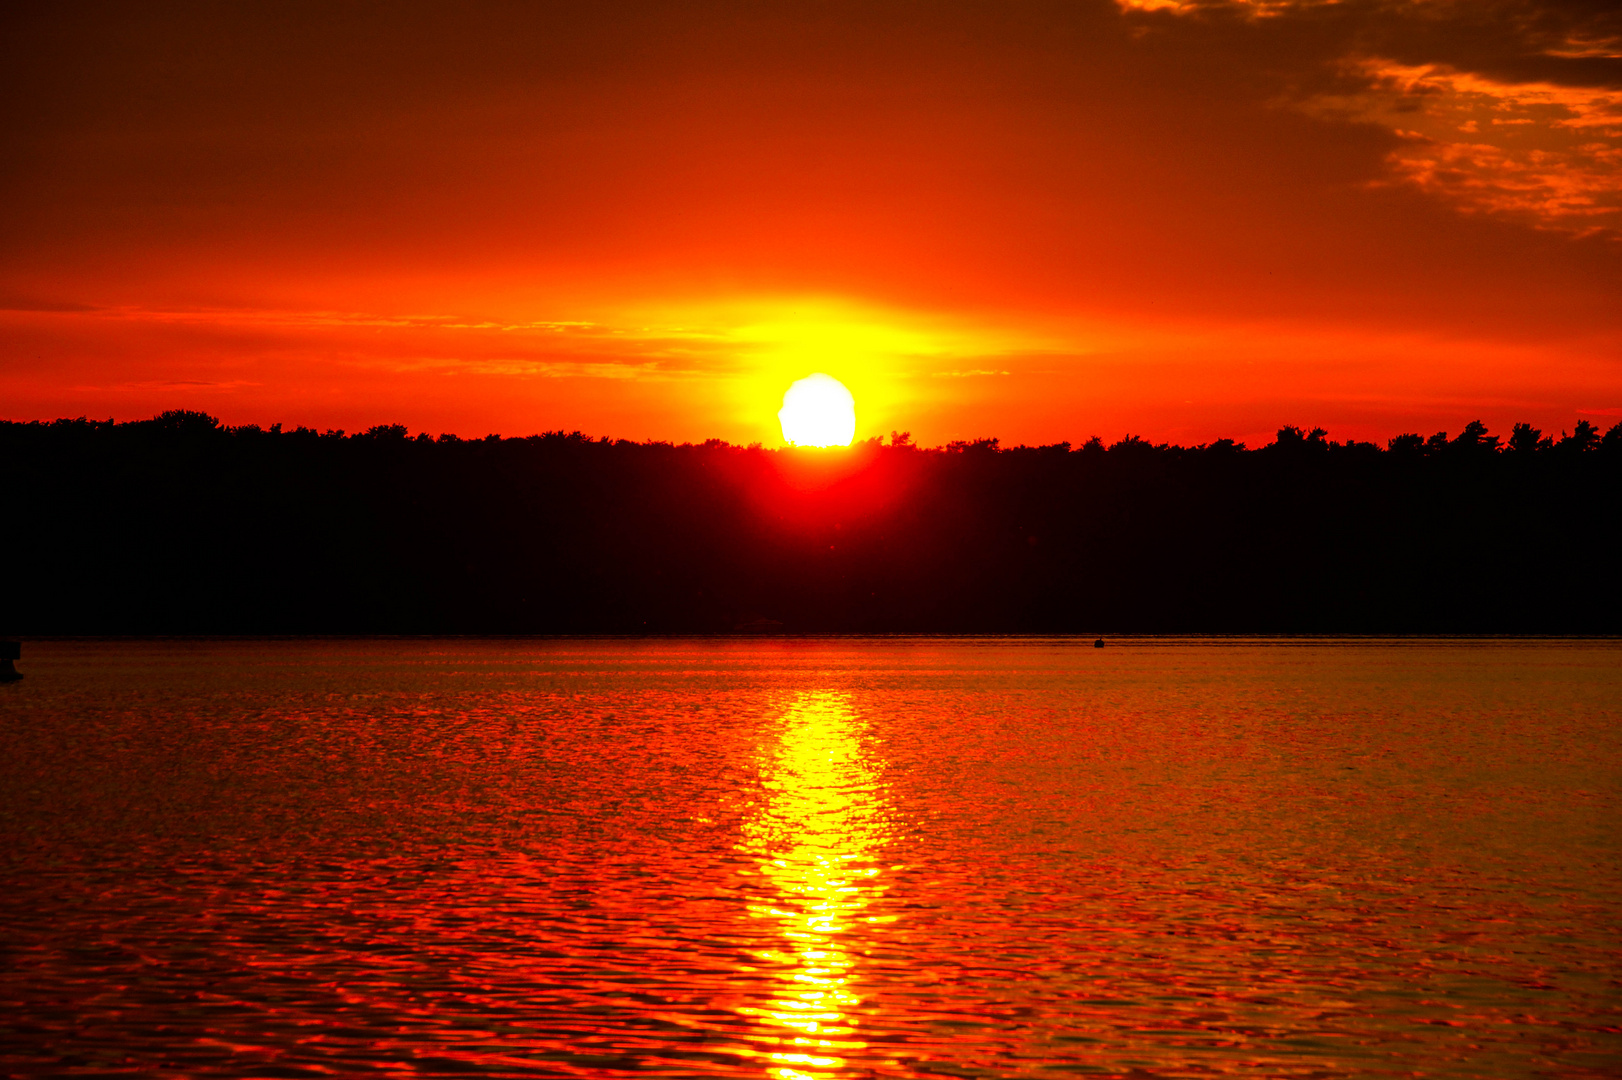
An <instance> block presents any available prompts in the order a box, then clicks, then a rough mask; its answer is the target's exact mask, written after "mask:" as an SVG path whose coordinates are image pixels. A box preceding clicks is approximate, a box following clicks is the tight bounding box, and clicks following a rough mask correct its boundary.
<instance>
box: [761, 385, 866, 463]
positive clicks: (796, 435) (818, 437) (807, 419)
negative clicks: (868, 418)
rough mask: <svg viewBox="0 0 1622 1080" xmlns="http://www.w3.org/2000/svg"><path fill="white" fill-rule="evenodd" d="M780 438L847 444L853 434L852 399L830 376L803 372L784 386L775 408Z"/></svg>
mask: <svg viewBox="0 0 1622 1080" xmlns="http://www.w3.org/2000/svg"><path fill="white" fill-rule="evenodd" d="M777 419H778V420H779V421H780V422H781V423H782V425H783V441H784V442H786V443H789V444H791V445H793V446H849V445H850V444H851V440H852V439H854V438H855V437H856V399H855V398H853V397H851V393H850V391H849V390H847V389H845V384H844V383H842V382H840V381H839V380H838V379H836V378H834V377H833V376H831V375H824V374H822V373H821V372H818V373H816V374H814V375H807V376H806V377H805V378H803V379H800V380H799V381H797V382H796V383H795V384H794V385H793V386H791V387H789V388H788V392H787V393H785V394H784V395H783V407H782V408H781V409H779V410H778V411H777Z"/></svg>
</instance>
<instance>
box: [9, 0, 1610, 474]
mask: <svg viewBox="0 0 1622 1080" xmlns="http://www.w3.org/2000/svg"><path fill="white" fill-rule="evenodd" d="M16 7H17V6H13V7H12V8H8V11H7V14H6V15H5V16H4V19H5V21H6V25H5V30H4V34H3V35H0V49H3V50H4V57H3V59H4V64H3V65H0V67H3V70H0V80H3V82H4V93H3V94H0V109H4V110H5V113H6V117H5V123H4V126H3V131H0V138H3V140H4V146H3V153H0V161H3V163H4V164H3V165H0V221H3V222H4V227H3V229H0V308H3V310H0V415H3V416H5V417H8V418H11V419H35V418H49V417H55V416H78V415H90V416H95V417H107V416H113V417H117V418H119V419H133V418H139V417H143V416H149V415H152V414H153V413H155V412H157V411H160V410H162V409H166V408H176V407H186V408H196V409H204V410H207V411H209V412H211V413H214V414H215V415H217V416H220V417H221V418H223V419H224V420H226V421H227V422H229V423H261V424H269V423H272V422H276V421H280V422H282V423H285V424H288V425H293V424H301V423H302V424H308V425H312V426H317V427H322V428H327V427H342V428H347V429H350V430H354V429H358V428H363V427H366V426H369V425H371V424H374V423H384V422H402V423H405V424H407V425H408V426H410V427H411V428H412V430H414V431H415V430H428V431H431V432H439V431H454V432H457V433H460V434H463V435H481V434H484V433H486V432H491V431H495V432H501V433H504V434H515V435H522V434H528V433H531V432H535V431H540V430H547V429H554V428H564V429H577V428H578V429H582V430H585V431H588V432H590V433H593V434H607V435H613V436H619V437H627V438H634V439H647V438H660V439H675V440H678V441H680V440H698V439H704V438H708V437H712V436H714V437H720V438H725V439H729V440H732V441H737V442H749V441H756V440H760V441H766V442H767V443H768V444H772V443H775V442H777V441H778V433H777V430H776V421H775V413H776V410H777V407H778V405H779V403H780V395H781V393H782V391H783V389H784V388H786V387H787V385H788V383H789V382H790V381H792V380H793V379H795V378H798V377H800V376H802V375H804V374H807V373H809V372H811V371H825V372H828V373H829V374H832V375H834V376H836V377H838V378H840V379H842V380H844V381H845V382H846V383H847V384H848V385H849V386H850V387H851V389H852V390H853V392H854V393H855V395H856V400H857V409H858V437H867V436H870V435H876V434H882V433H887V432H889V431H890V430H892V429H906V430H910V431H912V432H913V433H914V434H915V436H917V437H918V438H919V440H920V441H922V442H925V443H937V442H943V441H945V440H948V439H954V438H970V437H977V436H988V435H996V436H1000V437H1001V438H1002V439H1003V440H1004V441H1005V442H1008V443H1015V442H1048V441H1057V440H1060V439H1069V440H1072V441H1077V442H1079V441H1080V440H1082V439H1084V438H1086V437H1087V436H1089V435H1092V434H1099V435H1101V436H1103V437H1105V438H1106V439H1109V440H1113V439H1115V438H1119V437H1120V436H1122V435H1124V434H1126V433H1128V432H1131V433H1135V434H1140V435H1144V436H1147V437H1149V438H1152V439H1155V440H1157V441H1158V440H1163V439H1169V440H1173V441H1180V442H1200V441H1206V440H1209V439H1212V438H1217V437H1222V436H1227V437H1235V438H1242V439H1247V440H1249V441H1251V442H1252V443H1257V442H1262V441H1266V440H1267V439H1268V438H1269V437H1270V433H1271V432H1272V431H1273V429H1275V428H1276V427H1278V426H1279V425H1281V424H1285V423H1293V424H1300V425H1307V426H1311V425H1322V426H1324V427H1326V428H1328V429H1330V432H1331V434H1332V435H1333V436H1334V437H1336V438H1345V437H1350V436H1356V437H1362V438H1377V439H1384V438H1385V437H1387V436H1389V435H1391V434H1394V433H1396V432H1398V431H1405V430H1418V431H1423V432H1426V433H1429V432H1431V431H1435V430H1438V429H1446V430H1450V431H1456V430H1457V429H1458V428H1459V427H1461V426H1462V425H1463V423H1464V422H1465V421H1467V420H1470V419H1474V418H1477V417H1480V418H1482V419H1484V420H1486V421H1487V422H1488V424H1489V426H1491V427H1493V428H1494V429H1497V430H1500V431H1502V430H1506V429H1507V428H1508V426H1509V424H1510V423H1511V422H1513V421H1516V420H1521V419H1527V420H1531V421H1533V422H1534V423H1537V424H1539V425H1540V426H1543V427H1546V428H1550V429H1553V430H1559V429H1561V428H1569V427H1571V426H1572V425H1573V424H1574V423H1575V422H1576V420H1578V419H1580V418H1583V417H1586V418H1588V419H1590V420H1592V421H1594V422H1595V423H1597V424H1599V425H1600V426H1601V427H1608V426H1610V425H1611V424H1612V423H1615V422H1616V421H1617V420H1618V419H1622V302H1619V298H1622V16H1619V15H1617V14H1616V13H1615V12H1614V11H1613V10H1612V9H1613V7H1614V5H1611V4H1603V3H1599V2H1597V0H1595V2H1588V0H1568V2H1565V3H1550V2H1542V3H1532V2H1495V0H1472V2H1470V3H1465V2H1463V0H1459V2H1456V3H1455V2H1449V0H1418V2H1410V3H1402V2H1397V0H1382V2H1378V3H1375V2H1365V0H1344V2H1341V3H1334V4H1330V3H1321V2H1317V0H1309V2H1298V0H1265V2H1263V0H1255V2H1248V3H1224V4H1208V3H1199V2H1176V0H1133V2H1130V3H1126V4H1122V5H1118V4H1116V3H1114V2H1090V0H1067V2H1064V3H1027V4H1010V5H985V4H953V3H948V2H944V0H943V2H937V3H932V4H915V3H896V4H887V3H883V2H867V3H861V4H854V3H853V4H848V5H845V4H835V3H819V4H800V5H789V4H775V5H761V4H743V3H740V4H712V3H703V2H684V3H680V4H675V3H671V4H612V3H594V4H590V5H587V4H579V5H568V4H548V5H534V4H509V5H501V4H490V5H480V6H479V7H478V8H477V9H475V10H474V11H472V12H471V13H470V12H469V11H468V10H466V9H464V8H463V7H461V6H452V5H444V6H428V5H418V4H393V5H384V6H364V7H363V6H354V7H346V8H335V7H333V6H331V5H326V4H311V5H295V4H276V5H265V6H263V7H262V8H260V9H259V10H258V11H257V12H250V11H247V10H246V9H245V6H243V5H233V6H231V8H230V10H229V11H227V10H225V9H223V8H222V7H219V6H206V5H196V6H192V5H168V6H164V5H159V6H155V7H143V8H141V9H140V10H136V9H133V8H130V7H128V6H119V7H110V8H109V9H107V10H106V11H102V12H95V11H93V10H91V9H75V10H74V11H73V12H71V13H64V12H62V11H60V10H58V9H57V8H55V7H49V6H41V7H40V8H38V9H37V10H36V11H35V12H33V13H29V12H19V11H18V10H16Z"/></svg>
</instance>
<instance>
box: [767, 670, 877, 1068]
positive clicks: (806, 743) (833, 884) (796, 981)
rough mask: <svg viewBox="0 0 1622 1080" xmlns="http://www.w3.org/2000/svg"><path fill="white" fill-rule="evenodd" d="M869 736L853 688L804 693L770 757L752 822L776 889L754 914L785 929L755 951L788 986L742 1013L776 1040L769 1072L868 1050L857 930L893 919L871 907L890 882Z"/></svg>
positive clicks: (835, 1062)
mask: <svg viewBox="0 0 1622 1080" xmlns="http://www.w3.org/2000/svg"><path fill="white" fill-rule="evenodd" d="M864 734H865V729H864V727H863V725H862V723H861V721H860V720H859V719H858V718H857V716H856V713H855V710H854V709H853V708H852V705H851V701H850V698H849V697H848V696H847V695H845V694H841V693H836V692H813V693H804V694H800V695H799V696H797V697H796V698H795V699H794V701H793V702H792V704H791V705H790V706H789V707H788V709H787V710H786V711H785V713H784V716H783V720H782V725H781V729H780V734H779V737H778V742H777V744H776V746H775V747H773V748H772V749H771V750H770V751H769V752H768V754H767V755H766V757H765V760H764V762H763V783H762V786H763V787H764V789H765V790H766V792H767V793H768V798H767V800H766V802H765V803H764V805H763V806H762V807H761V808H760V810H759V812H758V813H757V814H756V815H755V816H754V817H753V818H752V819H751V820H750V821H749V822H748V824H747V825H746V827H745V830H744V831H745V837H746V841H745V843H746V846H747V847H748V848H749V849H750V850H751V851H753V852H754V853H756V854H757V856H758V857H759V858H760V867H761V872H762V874H763V875H764V876H765V878H766V880H767V881H768V882H769V883H770V884H771V886H772V887H773V890H774V892H775V897H774V899H773V900H772V901H771V902H769V903H765V904H756V905H751V906H750V907H749V909H748V910H749V915H750V917H751V918H757V919H771V920H774V921H776V922H777V923H778V934H779V935H780V937H781V946H780V947H778V948H775V949H770V950H764V951H761V952H759V953H757V954H756V958H757V959H758V960H760V961H762V962H763V963H765V964H768V965H771V966H772V967H773V968H774V969H775V970H776V972H777V974H778V978H779V980H780V985H779V987H778V988H777V990H776V992H775V993H774V994H773V995H772V996H771V997H770V998H769V999H767V1000H766V1001H764V1002H762V1003H761V1004H759V1005H758V1006H745V1007H742V1008H740V1009H739V1012H741V1013H743V1014H744V1015H746V1016H750V1017H753V1018H754V1019H755V1020H756V1021H757V1022H759V1023H760V1024H761V1025H762V1026H763V1027H764V1028H765V1032H764V1036H765V1038H764V1041H765V1042H767V1044H768V1045H773V1046H775V1049H773V1050H770V1051H769V1052H768V1053H767V1054H766V1058H767V1060H768V1061H769V1062H770V1067H769V1069H768V1072H769V1073H770V1074H771V1075H774V1076H777V1077H779V1078H781V1080H807V1078H810V1077H825V1076H829V1075H834V1074H836V1073H837V1072H838V1071H839V1070H841V1069H843V1068H844V1066H845V1056H844V1055H846V1054H848V1053H849V1052H851V1051H855V1050H862V1049H865V1048H866V1046H867V1043H866V1042H864V1041H863V1040H862V1039H861V1037H860V1033H859V1031H858V1025H859V1023H860V1016H861V1006H862V999H861V996H860V993H859V988H860V971H859V965H858V959H857V955H856V953H855V951H854V950H853V949H852V948H851V944H850V941H851V935H852V932H853V931H856V930H860V929H862V928H865V927H868V926H871V925H872V924H874V923H878V922H886V921H890V918H891V917H888V916H883V915H875V914H867V913H866V912H867V909H868V908H869V906H870V905H871V904H872V902H873V900H874V899H875V898H876V897H877V896H878V895H879V894H880V893H881V892H882V891H883V889H884V887H885V883H884V881H883V878H884V872H883V870H882V869H881V868H880V867H879V866H878V865H875V864H873V863H872V860H873V859H874V858H875V857H876V856H877V855H878V853H879V850H880V848H881V846H882V843H883V837H884V832H885V828H886V822H887V808H886V805H885V803H884V800H883V793H882V787H881V784H880V776H879V766H878V765H877V764H876V763H875V762H874V761H873V760H872V758H871V756H870V753H869V751H868V750H867V748H866V747H865V746H864V741H863V735H864ZM808 1070H812V1071H808Z"/></svg>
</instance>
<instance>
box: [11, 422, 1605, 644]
mask: <svg viewBox="0 0 1622 1080" xmlns="http://www.w3.org/2000/svg"><path fill="white" fill-rule="evenodd" d="M0 450H3V455H4V456H3V460H4V461H5V463H6V473H5V475H6V484H7V486H6V503H7V510H8V513H7V515H6V517H7V519H8V524H7V525H6V527H5V528H4V529H3V530H0V557H3V560H4V562H3V564H0V565H3V566H4V567H5V572H6V574H7V579H8V580H7V582H6V587H5V589H4V590H3V599H0V631H4V632H7V633H11V634H22V635H26V634H35V635H39V634H150V633H177V634H190V633H253V634H260V633H445V632H450V633H510V632H516V633H603V632H606V633H641V632H731V631H735V630H738V629H740V628H741V629H777V628H779V627H780V628H782V629H783V630H785V631H788V632H800V631H805V632H816V631H862V632H866V631H872V632H885V631H897V632H910V631H925V632H934V631H939V632H1081V633H1089V634H1092V633H1109V632H1128V631H1133V632H1241V633H1243V632H1318V633H1478V632H1486V633H1497V632H1516V633H1527V632H1531V633H1539V632H1551V633H1579V632H1580V633H1615V632H1618V631H1622V603H1619V601H1622V574H1619V571H1618V566H1617V563H1618V552H1619V551H1622V543H1619V530H1618V525H1619V524H1622V509H1619V507H1622V500H1619V498H1618V496H1619V495H1622V485H1619V480H1622V424H1619V425H1617V426H1615V427H1612V428H1611V429H1610V430H1609V431H1607V432H1605V433H1604V434H1603V435H1602V434H1601V433H1600V432H1599V430H1598V429H1596V428H1595V427H1594V426H1593V425H1591V424H1590V423H1588V422H1587V421H1582V422H1579V423H1578V425H1577V427H1576V430H1575V431H1573V432H1570V433H1563V434H1562V435H1561V436H1560V437H1559V438H1558V439H1556V438H1552V437H1550V436H1546V435H1545V434H1544V433H1542V432H1540V431H1538V430H1537V429H1535V428H1533V427H1531V426H1529V425H1526V424H1517V425H1515V427H1514V429H1513V431H1512V432H1511V433H1510V435H1509V436H1508V438H1507V439H1504V440H1502V441H1500V439H1499V438H1498V437H1496V436H1493V435H1491V434H1489V433H1488V431H1487V429H1486V427H1485V426H1484V425H1482V424H1480V423H1472V424H1469V425H1467V426H1466V427H1465V429H1464V430H1463V431H1462V432H1460V433H1459V434H1457V435H1455V436H1452V437H1449V436H1447V435H1445V434H1437V435H1433V436H1431V437H1429V438H1424V437H1421V436H1419V435H1401V436H1398V437H1397V438H1394V439H1392V440H1390V442H1389V444H1388V445H1387V446H1386V447H1384V448H1381V447H1378V446H1376V445H1374V444H1371V443H1366V442H1334V441H1331V440H1330V439H1329V438H1328V437H1327V433H1326V432H1324V431H1323V430H1322V429H1316V428H1315V429H1312V430H1310V431H1303V430H1302V429H1300V428H1295V427H1285V428H1282V429H1280V430H1279V432H1278V436H1277V439H1276V441H1274V442H1273V443H1271V444H1269V445H1267V446H1263V447H1260V448H1256V449H1247V448H1246V447H1245V446H1244V445H1242V444H1239V443H1235V442H1232V441H1230V440H1226V439H1224V440H1218V441H1216V442H1213V443H1209V444H1206V445H1202V446H1195V447H1182V446H1172V445H1155V444H1152V443H1149V442H1147V441H1144V440H1142V439H1139V438H1136V437H1128V438H1126V439H1123V440H1121V441H1120V442H1117V443H1115V444H1113V445H1110V446H1106V445H1105V444H1104V443H1103V442H1101V441H1100V440H1098V439H1092V440H1089V441H1088V442H1086V443H1084V444H1083V445H1080V446H1071V445H1070V444H1068V443H1060V444H1056V445H1051V446H1038V447H1027V446H1017V447H1004V446H1002V445H1001V444H1000V443H999V441H998V440H996V439H980V440H975V441H969V442H953V443H950V444H948V445H946V446H944V447H939V448H933V449H924V448H920V447H918V446H915V445H913V443H912V441H911V439H910V438H908V437H907V436H906V435H904V434H899V433H898V434H894V435H892V437H891V439H890V440H888V441H881V440H871V441H868V442H865V443H858V444H857V445H856V446H854V447H852V448H851V449H850V450H848V451H838V452H826V451H823V452H817V451H796V450H769V449H762V448H760V447H758V446H752V447H739V446H732V445H729V444H727V443H724V442H721V441H719V440H711V441H709V442H706V443H703V444H696V445H691V444H683V445H671V444H669V443H657V442H655V443H632V442H627V441H623V440H619V441H614V440H609V439H606V438H589V437H586V436H584V435H581V434H580V433H579V432H574V433H563V432H550V433H547V434H544V435H535V436H530V437H528V438H499V437H496V436H489V437H487V438H484V439H459V438H456V437H455V436H449V435H442V436H440V437H438V438H437V439H436V438H430V437H429V436H427V435H425V434H422V435H417V436H415V437H412V436H411V435H410V434H409V433H408V432H407V430H406V429H405V428H404V427H402V426H400V425H392V426H379V427H374V428H372V429H370V430H368V431H366V432H364V433H360V434H354V435H346V434H345V433H343V432H341V431H328V432H316V431H313V430H310V429H307V428H298V429H296V430H291V431H288V430H283V429H282V428H281V427H280V426H279V425H278V426H276V427H272V428H270V429H268V430H266V429H261V428H259V427H256V426H246V427H226V426H222V425H221V424H220V423H219V421H217V420H215V419H214V418H213V417H211V416H208V415H205V414H203V413H197V412H186V411H174V412H166V413H164V414H163V415H161V416H158V417H156V418H154V419H151V420H143V421H135V422H129V423H114V422H112V421H106V422H102V421H94V420H85V419H78V420H56V421H50V422H30V423H11V422H0Z"/></svg>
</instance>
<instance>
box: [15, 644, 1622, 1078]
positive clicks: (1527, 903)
mask: <svg viewBox="0 0 1622 1080" xmlns="http://www.w3.org/2000/svg"><path fill="white" fill-rule="evenodd" d="M1090 646H1091V643H1090V642H1080V643H1078V642H1069V641H1044V640H1017V641H1008V640H957V639H928V640H904V639H903V640H897V639H882V640H860V639H835V640H810V641H799V640H791V639H790V640H782V639H773V640H758V641H736V640H715V641H702V640H680V641H653V642H622V641H466V640H455V641H339V642H333V641H292V642H289V641H275V642H226V643H193V642H159V643H150V642H148V643H127V642H102V643H72V644H69V643H37V644H34V643H31V644H29V645H28V646H27V648H26V653H25V659H24V661H23V662H22V663H21V664H20V665H19V667H20V669H21V670H23V671H25V672H27V678H26V679H25V680H24V681H23V682H21V683H16V684H11V685H5V686H0V1073H5V1074H9V1075H19V1076H40V1075H65V1076H66V1075H101V1074H112V1073H123V1074H127V1075H139V1076H157V1077H164V1076H172V1077H179V1076H188V1077H192V1076H244V1077H245V1076H317V1075H339V1076H364V1075H371V1074H386V1075H408V1076H433V1075H462V1074H467V1073H474V1074H479V1073H483V1074H490V1075H503V1076H506V1075H511V1076H526V1075H577V1076H617V1075H627V1074H636V1075H650V1076H756V1077H778V1078H783V1080H794V1078H800V1077H862V1076H928V1075H944V1076H1049V1075H1063V1074H1067V1073H1082V1074H1098V1075H1105V1076H1133V1077H1203V1076H1210V1075H1213V1074H1218V1075H1228V1074H1235V1075H1243V1076H1253V1077H1272V1076H1279V1077H1333V1076H1421V1075H1423V1076H1479V1077H1520V1076H1551V1077H1552V1076H1615V1075H1619V1074H1622V1034H1619V1031H1622V923H1619V915H1622V805H1619V803H1622V798H1619V795H1622V723H1619V721H1622V647H1618V646H1617V645H1616V644H1614V643H1570V642H1564V643H1548V642H1521V643H1516V642H1509V643H1505V642H1494V643H1447V642H1432V643H1417V644H1416V643H1387V644H1379V643H1375V644H1371V643H1367V642H1362V643H1341V644H1335V643H1321V644H1320V643H1314V644H1308V645H1301V644H1293V645H1292V644H1285V643H1270V642H1220V643H1207V642H1168V641H1153V642H1150V641H1128V640H1122V641H1119V642H1115V643H1112V644H1111V645H1110V646H1109V647H1107V648H1104V649H1093V648H1091V647H1090Z"/></svg>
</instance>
